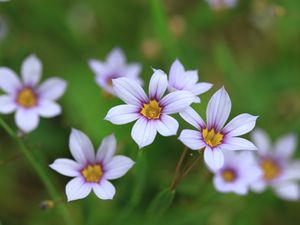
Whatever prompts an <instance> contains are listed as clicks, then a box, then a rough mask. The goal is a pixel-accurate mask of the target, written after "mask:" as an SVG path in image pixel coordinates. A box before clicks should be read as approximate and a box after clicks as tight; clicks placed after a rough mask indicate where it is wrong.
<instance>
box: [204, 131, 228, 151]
mask: <svg viewBox="0 0 300 225" xmlns="http://www.w3.org/2000/svg"><path fill="white" fill-rule="evenodd" d="M202 137H203V140H204V142H205V143H206V144H207V145H209V146H210V147H216V146H218V145H219V144H221V143H222V140H223V137H224V135H223V134H221V133H220V132H216V131H215V129H214V128H213V129H211V130H208V129H207V128H205V129H203V130H202Z"/></svg>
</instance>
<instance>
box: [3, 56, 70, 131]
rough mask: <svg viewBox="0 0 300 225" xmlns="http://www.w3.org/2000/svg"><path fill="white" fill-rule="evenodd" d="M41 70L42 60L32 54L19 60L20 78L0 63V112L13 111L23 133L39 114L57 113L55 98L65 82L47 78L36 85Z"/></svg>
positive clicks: (34, 124) (47, 115)
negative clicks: (2, 92)
mask: <svg viewBox="0 0 300 225" xmlns="http://www.w3.org/2000/svg"><path fill="white" fill-rule="evenodd" d="M41 74H42V63H41V61H40V60H39V59H38V58H37V57H36V56H35V55H30V56H29V57H27V58H26V59H25V60H24V62H23V64H22V68H21V76H22V81H20V79H19V78H18V77H17V75H16V74H15V72H14V71H12V70H11V69H9V68H6V67H0V89H2V90H3V91H4V92H5V95H2V96H0V113H3V114H9V113H13V112H15V111H16V114H15V121H16V124H17V126H18V127H19V128H20V129H21V130H22V131H24V132H26V133H28V132H30V131H32V130H34V129H35V128H36V127H37V126H38V123H39V116H41V117H46V118H50V117H54V116H57V115H59V114H60V113H61V107H60V105H58V104H57V103H56V102H55V101H56V100H58V99H59V98H60V97H61V96H62V95H63V93H64V92H65V90H66V87H67V83H66V82H65V81H64V80H62V79H60V78H50V79H48V80H46V81H44V82H43V83H42V84H41V85H40V86H38V82H39V81H40V78H41Z"/></svg>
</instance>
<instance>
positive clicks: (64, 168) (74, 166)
mask: <svg viewBox="0 0 300 225" xmlns="http://www.w3.org/2000/svg"><path fill="white" fill-rule="evenodd" d="M49 167H50V168H51V169H53V170H55V171H56V172H58V173H60V174H62V175H65V176H68V177H76V176H79V175H80V173H79V171H80V169H81V165H80V164H79V163H77V162H75V161H73V160H71V159H56V160H55V161H54V162H53V163H52V164H51V165H49Z"/></svg>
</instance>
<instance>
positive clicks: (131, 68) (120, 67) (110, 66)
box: [88, 48, 142, 95]
mask: <svg viewBox="0 0 300 225" xmlns="http://www.w3.org/2000/svg"><path fill="white" fill-rule="evenodd" d="M88 63H89V66H90V68H91V69H92V70H93V72H94V73H95V75H96V82H97V84H98V85H99V86H100V87H102V88H103V89H104V90H105V91H107V92H108V93H110V94H112V95H116V94H115V92H114V90H113V88H112V80H113V79H116V78H119V77H127V78H130V79H133V80H135V81H136V82H138V83H142V81H141V79H140V78H139V74H140V72H141V65H140V64H138V63H131V64H126V58H125V56H124V53H123V51H122V50H121V49H120V48H115V49H113V50H112V51H111V52H110V53H109V54H108V56H107V58H106V62H103V61H99V60H96V59H91V60H89V62H88Z"/></svg>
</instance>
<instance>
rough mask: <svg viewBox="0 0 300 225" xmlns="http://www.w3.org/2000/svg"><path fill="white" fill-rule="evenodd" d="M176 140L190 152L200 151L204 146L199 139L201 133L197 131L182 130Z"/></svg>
mask: <svg viewBox="0 0 300 225" xmlns="http://www.w3.org/2000/svg"><path fill="white" fill-rule="evenodd" d="M178 139H179V140H180V141H181V142H182V143H183V144H184V145H186V146H187V147H189V148H190V149H192V150H200V149H202V148H204V147H205V146H206V144H205V143H204V142H203V140H202V139H201V133H200V132H199V131H195V130H188V129H186V130H183V131H181V134H180V136H179V138H178Z"/></svg>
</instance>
